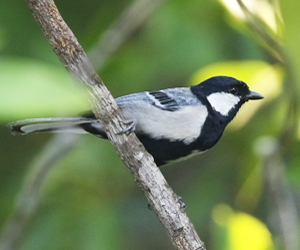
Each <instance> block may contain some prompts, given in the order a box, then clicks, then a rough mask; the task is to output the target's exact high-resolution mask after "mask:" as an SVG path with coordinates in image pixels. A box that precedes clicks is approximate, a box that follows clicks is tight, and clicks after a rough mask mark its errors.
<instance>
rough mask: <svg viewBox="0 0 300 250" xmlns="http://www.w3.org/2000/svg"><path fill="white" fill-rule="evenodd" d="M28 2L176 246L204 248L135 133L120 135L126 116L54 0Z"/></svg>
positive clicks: (51, 43)
mask: <svg viewBox="0 0 300 250" xmlns="http://www.w3.org/2000/svg"><path fill="white" fill-rule="evenodd" d="M25 2H26V3H27V4H28V6H29V8H30V9H31V11H32V14H33V16H34V18H35V19H36V21H37V22H38V24H39V25H40V26H41V28H42V30H43V32H44V34H45V36H46V38H47V39H48V41H49V43H50V45H51V47H52V48H53V51H54V52H55V53H56V55H57V56H58V58H59V59H60V60H61V62H62V63H63V64H64V66H65V68H66V69H67V71H68V72H69V74H70V75H71V76H72V77H73V78H74V79H75V80H76V81H78V82H81V83H83V84H84V85H86V86H87V87H88V90H89V93H90V96H91V101H92V106H93V112H94V114H95V116H96V117H97V119H99V120H100V121H101V124H102V125H103V127H104V129H105V132H106V133H107V135H108V138H109V139H110V141H111V143H112V144H113V146H114V147H115V149H116V150H117V152H118V154H119V156H120V157H121V159H122V160H123V162H124V164H125V165H126V166H127V168H128V169H129V171H130V173H131V174H132V176H133V177H134V179H135V181H136V182H137V183H138V185H139V187H140V188H141V189H142V190H143V192H144V193H145V195H146V197H147V199H148V201H149V203H150V205H151V206H152V208H153V209H154V211H155V212H156V214H157V216H158V218H159V220H160V221H161V223H162V224H163V226H164V227H165V229H166V230H167V233H168V235H169V237H170V239H171V241H172V243H173V245H174V246H175V247H177V249H198V250H205V246H204V243H203V242H202V241H201V240H200V238H199V236H198V235H197V233H196V231H195V229H194V226H193V225H192V223H191V222H190V220H189V218H188V217H187V215H186V214H185V213H184V212H183V211H182V210H181V208H180V205H179V204H178V198H177V196H176V194H175V193H174V192H173V190H172V189H171V188H170V187H169V185H168V184H167V182H166V180H165V178H164V177H163V175H162V174H161V172H160V170H159V169H158V168H157V166H156V165H155V164H154V162H153V158H152V157H151V155H149V153H147V151H146V150H145V149H144V147H143V145H142V144H141V143H140V142H139V140H138V139H137V137H136V136H135V134H133V133H132V134H130V135H128V136H127V135H125V134H123V135H117V133H118V132H119V131H121V130H122V129H124V125H123V124H122V123H121V122H120V121H122V120H125V119H124V117H123V116H122V114H121V113H120V111H119V109H118V106H117V104H116V102H115V101H114V99H113V97H112V96H111V94H110V92H109V91H108V90H107V88H106V87H105V86H104V84H103V82H102V80H101V78H100V77H99V76H98V75H97V74H96V72H95V70H94V69H93V67H92V65H91V63H90V61H89V60H88V58H87V56H86V54H85V52H84V50H83V48H82V47H81V45H80V44H79V43H78V41H77V39H76V37H75V36H74V34H73V33H72V31H71V30H70V29H69V27H68V26H67V24H66V23H65V22H64V20H63V19H62V17H61V16H60V14H59V12H58V10H57V8H56V6H55V4H54V2H53V1H52V0H25Z"/></svg>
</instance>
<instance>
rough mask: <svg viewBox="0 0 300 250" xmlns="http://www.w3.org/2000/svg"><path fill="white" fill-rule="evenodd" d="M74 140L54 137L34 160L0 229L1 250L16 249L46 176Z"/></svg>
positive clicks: (65, 136) (72, 136) (70, 135)
mask: <svg viewBox="0 0 300 250" xmlns="http://www.w3.org/2000/svg"><path fill="white" fill-rule="evenodd" d="M76 138H77V137H76V136H75V135H73V134H64V135H56V136H55V137H53V138H52V139H51V141H50V142H49V143H48V144H47V146H46V147H45V148H44V150H43V151H42V152H41V154H39V155H38V157H37V158H36V159H35V160H34V163H33V165H32V167H31V168H30V169H29V172H28V174H27V179H26V180H25V182H24V184H23V187H22V188H21V191H20V192H19V194H18V195H17V197H18V198H17V200H16V205H15V210H14V212H13V214H12V215H11V219H10V220H9V221H8V222H7V224H6V225H5V226H4V227H3V229H2V232H1V238H0V249H1V250H13V249H16V247H17V245H18V244H19V242H20V240H21V238H22V236H23V234H24V228H25V227H26V225H27V223H28V221H29V219H30V217H31V215H32V214H33V212H34V211H35V210H36V207H37V205H38V201H39V198H40V193H41V189H42V187H43V185H44V184H45V178H46V176H47V174H48V173H49V171H50V170H51V169H52V168H53V167H54V166H55V164H56V163H57V162H58V161H59V160H60V159H61V158H62V157H63V156H64V155H65V154H66V152H67V151H68V150H69V149H70V148H72V147H73V145H74V142H75V141H76V140H75V139H76Z"/></svg>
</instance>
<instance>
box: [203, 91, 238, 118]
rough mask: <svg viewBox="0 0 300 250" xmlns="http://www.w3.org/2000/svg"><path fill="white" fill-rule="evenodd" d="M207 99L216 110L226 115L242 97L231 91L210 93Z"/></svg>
mask: <svg viewBox="0 0 300 250" xmlns="http://www.w3.org/2000/svg"><path fill="white" fill-rule="evenodd" d="M207 100H208V101H209V103H210V105H211V106H212V108H213V109H214V110H216V111H217V112H219V113H221V114H222V115H224V116H226V115H228V113H229V111H230V110H231V109H233V108H234V107H235V105H236V104H238V102H239V101H240V98H239V97H238V96H235V95H233V94H230V93H225V92H220V93H213V94H210V95H209V96H208V97H207Z"/></svg>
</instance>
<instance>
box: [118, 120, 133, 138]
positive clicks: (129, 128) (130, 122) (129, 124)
mask: <svg viewBox="0 0 300 250" xmlns="http://www.w3.org/2000/svg"><path fill="white" fill-rule="evenodd" d="M122 123H123V124H124V125H127V127H126V128H124V129H123V130H122V131H120V132H118V133H117V135H120V134H124V133H132V132H134V131H135V127H136V124H137V120H136V119H130V120H126V121H122Z"/></svg>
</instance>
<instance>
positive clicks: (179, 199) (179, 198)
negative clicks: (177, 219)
mask: <svg viewBox="0 0 300 250" xmlns="http://www.w3.org/2000/svg"><path fill="white" fill-rule="evenodd" d="M177 202H178V203H179V206H180V209H181V210H182V211H184V210H185V208H186V205H185V203H184V202H183V201H182V197H180V196H177Z"/></svg>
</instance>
